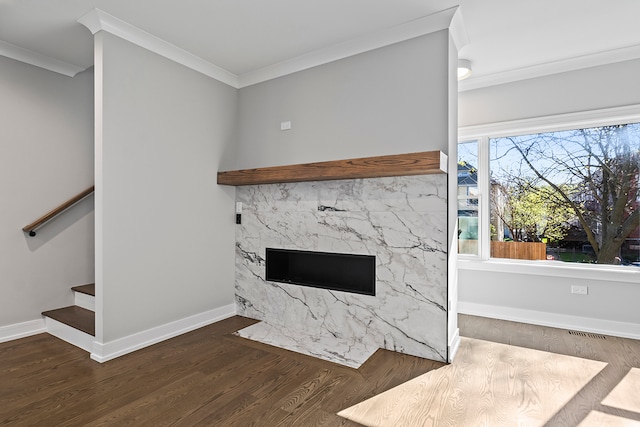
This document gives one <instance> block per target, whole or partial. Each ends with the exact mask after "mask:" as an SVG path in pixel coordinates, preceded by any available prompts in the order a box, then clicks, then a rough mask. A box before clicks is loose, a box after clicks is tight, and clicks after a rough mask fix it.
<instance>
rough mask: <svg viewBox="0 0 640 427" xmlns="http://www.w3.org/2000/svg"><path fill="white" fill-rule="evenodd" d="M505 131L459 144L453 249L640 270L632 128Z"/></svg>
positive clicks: (639, 202) (636, 131)
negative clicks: (456, 241)
mask: <svg viewBox="0 0 640 427" xmlns="http://www.w3.org/2000/svg"><path fill="white" fill-rule="evenodd" d="M507 135H508V134H507ZM513 135H514V136H499V137H492V136H491V135H487V136H485V137H482V138H478V140H476V141H472V142H467V141H465V142H461V143H460V144H459V148H458V227H459V245H458V248H459V253H461V254H466V255H476V256H480V257H482V258H484V259H487V258H488V257H489V256H491V257H492V258H510V259H526V260H547V261H557V262H569V263H592V264H615V265H628V266H634V267H640V185H639V182H640V171H639V169H640V123H630V124H615V125H605V126H598V127H588V128H578V129H572V130H558V131H549V132H541V133H531V134H525V135H519V134H517V133H515V132H514V134H513ZM483 153H486V154H485V155H486V156H487V157H488V160H487V161H486V165H483V162H482V160H481V159H482V158H483ZM485 168H487V169H488V170H487V171H485V170H484V169H485ZM483 174H486V178H485V180H484V181H483V179H482V176H483ZM479 177H480V179H479ZM483 182H484V184H483ZM479 183H480V184H479ZM483 195H485V196H484V197H486V198H487V199H488V202H487V203H486V204H483V203H482V202H481V201H482V198H483ZM479 201H480V203H479ZM483 215H486V220H485V221H484V222H483V220H482V218H483ZM483 228H486V231H485V233H486V234H483V231H482V230H483ZM483 235H484V236H487V238H486V240H489V242H487V244H486V247H483V244H482V243H483V242H482V240H483V239H482V236H483Z"/></svg>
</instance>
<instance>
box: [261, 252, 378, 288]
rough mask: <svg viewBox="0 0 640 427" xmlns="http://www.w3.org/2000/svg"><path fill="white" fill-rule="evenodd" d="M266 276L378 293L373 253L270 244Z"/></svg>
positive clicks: (268, 278) (321, 286)
mask: <svg viewBox="0 0 640 427" xmlns="http://www.w3.org/2000/svg"><path fill="white" fill-rule="evenodd" d="M266 266H267V268H266V280H268V281H272V282H282V283H291V284H296V285H302V286H311V287H314V288H322V289H331V290H335V291H343V292H353V293H357V294H364V295H375V294H376V257H375V256H372V255H356V254H341V253H329V252H312V251H297V250H289V249H273V248H267V253H266Z"/></svg>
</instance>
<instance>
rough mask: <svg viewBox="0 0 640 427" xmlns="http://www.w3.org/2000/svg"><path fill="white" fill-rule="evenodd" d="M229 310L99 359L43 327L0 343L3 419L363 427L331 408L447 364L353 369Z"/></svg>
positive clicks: (407, 362) (383, 360) (382, 360)
mask: <svg viewBox="0 0 640 427" xmlns="http://www.w3.org/2000/svg"><path fill="white" fill-rule="evenodd" d="M251 323H253V321H252V320H250V319H246V318H242V317H233V318H231V319H227V320H224V321H222V322H219V323H216V324H214V325H210V326H207V327H204V328H201V329H198V330H196V331H193V332H191V333H188V334H185V335H182V336H180V337H177V338H174V339H171V340H168V341H165V342H162V343H159V344H156V345H154V346H151V347H148V348H145V349H142V350H139V351H137V352H134V353H131V354H129V355H126V356H123V357H120V358H118V359H115V360H112V361H109V362H106V363H104V364H99V363H97V362H95V361H92V360H90V359H89V357H88V354H87V353H86V352H84V351H82V350H80V349H77V348H75V347H73V346H71V345H69V344H67V343H65V342H63V341H60V340H58V339H57V338H55V337H52V336H50V335H47V334H41V335H35V336H32V337H28V338H23V339H20V340H16V341H11V342H7V343H3V344H0V425H16V426H22V425H25V426H33V425H38V426H86V425H89V426H93V425H96V426H97V425H114V426H122V425H135V426H143V425H144V426H146V425H150V426H168V425H179V426H195V425H206V426H251V425H254V426H280V425H281V426H357V425H358V424H356V423H353V422H351V421H348V420H346V419H344V418H341V417H338V416H337V415H335V414H336V413H337V412H338V411H340V410H341V409H344V408H346V407H349V406H351V405H354V404H356V403H359V402H361V401H363V400H365V399H368V398H370V397H372V396H374V395H376V394H378V393H381V392H383V391H385V390H387V389H389V388H392V387H394V386H396V385H399V384H401V383H403V382H405V381H407V380H409V379H411V378H414V377H416V376H418V375H421V374H423V373H425V372H427V371H429V370H432V369H435V368H438V367H441V366H442V364H441V363H437V362H431V361H428V360H424V359H420V358H417V357H411V356H406V355H401V354H398V353H393V352H389V351H384V350H380V351H378V352H377V353H376V354H374V355H373V356H372V357H371V358H370V359H369V360H368V361H367V362H366V363H365V364H364V365H363V366H362V367H361V368H360V369H358V370H354V369H350V368H346V367H343V366H340V365H336V364H333V363H329V362H324V361H321V360H318V359H315V358H312V357H307V356H304V355H300V354H297V353H292V352H288V351H286V350H281V349H278V348H275V347H270V346H267V345H263V344H260V343H256V342H253V341H249V340H245V339H243V338H239V337H236V336H233V335H231V333H232V332H233V331H236V330H238V329H241V328H243V327H245V326H248V325H249V324H251Z"/></svg>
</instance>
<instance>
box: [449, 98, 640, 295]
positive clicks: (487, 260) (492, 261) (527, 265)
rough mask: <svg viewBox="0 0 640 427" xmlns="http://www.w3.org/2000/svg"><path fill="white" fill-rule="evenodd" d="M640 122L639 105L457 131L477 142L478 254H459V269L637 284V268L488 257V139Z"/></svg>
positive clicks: (639, 279) (639, 275) (461, 139)
mask: <svg viewBox="0 0 640 427" xmlns="http://www.w3.org/2000/svg"><path fill="white" fill-rule="evenodd" d="M639 122H640V104H638V105H630V106H625V107H615V108H606V109H600V110H591V111H583V112H577V113H568V114H558V115H554V116H544V117H535V118H531V119H524V120H513V121H506V122H499V123H491V124H483V125H477V126H466V127H461V128H458V141H459V142H470V141H477V142H478V198H479V200H478V205H479V212H478V227H479V228H481V229H479V230H478V239H479V240H480V242H479V246H480V249H479V252H480V254H479V255H467V254H458V268H460V269H463V270H478V271H498V272H507V273H519V274H532V275H542V276H554V277H567V278H580V279H600V280H611V281H616V282H634V281H635V282H637V283H640V268H636V269H634V268H631V267H627V266H618V265H591V264H574V263H561V262H558V261H542V260H541V261H528V260H513V259H504V258H491V257H490V253H491V243H490V240H491V239H490V235H489V232H490V231H489V230H490V226H489V222H490V215H489V212H490V211H489V209H490V206H489V197H488V193H489V139H490V138H499V137H507V136H519V135H530V134H535V133H544V132H557V131H565V130H573V129H582V128H592V127H598V126H607V125H617V124H626V123H639Z"/></svg>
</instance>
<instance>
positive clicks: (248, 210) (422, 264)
mask: <svg viewBox="0 0 640 427" xmlns="http://www.w3.org/2000/svg"><path fill="white" fill-rule="evenodd" d="M426 159H428V161H427V160H426ZM425 162H426V163H429V167H428V168H426V167H425V164H426V163H425ZM436 163H437V166H435V164H436ZM359 165H360V166H361V165H364V169H366V172H364V173H363V171H362V168H361V167H359ZM445 166H446V156H445V155H444V154H442V153H440V152H428V153H412V154H409V155H396V156H383V157H376V158H366V159H351V160H345V161H337V162H324V163H314V164H305V165H294V166H285V167H281V168H264V169H251V170H244V171H231V172H221V173H219V174H218V183H219V184H227V185H238V188H237V189H236V201H237V202H241V203H242V224H240V225H236V279H235V289H236V306H237V312H238V314H239V315H242V316H246V317H250V318H254V319H257V320H261V322H259V323H256V324H254V325H252V326H250V327H248V328H245V329H242V330H240V331H238V332H237V334H238V335H240V336H242V337H245V338H248V339H252V340H256V341H260V342H263V343H266V344H270V345H275V346H278V347H282V348H285V349H288V350H292V351H296V352H299V353H304V354H307V355H311V356H315V357H319V358H321V359H325V360H329V361H332V362H335V363H340V364H343V365H346V366H350V367H353V368H358V367H359V366H360V365H361V364H362V363H364V362H365V361H366V359H367V358H368V357H369V356H371V355H372V354H373V353H374V352H375V351H376V350H377V349H378V348H384V349H388V350H393V351H398V352H402V353H406V354H410V355H414V356H419V357H424V358H428V359H432V360H437V361H446V360H447V176H446V168H445ZM389 168H396V171H395V172H389ZM277 169H279V170H277ZM285 169H286V170H285ZM296 169H297V170H298V172H296ZM264 171H267V173H266V176H267V178H265V177H264V176H265V175H264V173H263V172H264ZM301 171H302V172H301ZM319 171H320V172H321V174H322V176H318V172H319ZM332 171H334V172H335V171H338V172H339V173H338V174H333V175H331V172H332ZM354 171H355V172H354ZM425 171H426V172H425ZM354 173H355V176H352V175H353V174H354ZM281 174H284V175H285V177H284V178H283V177H282V176H279V175H281ZM305 174H307V175H305ZM313 174H315V176H313ZM260 175H262V177H258V178H256V176H260ZM338 175H339V176H338ZM376 175H379V176H376ZM274 176H276V177H275V178H274ZM328 176H335V177H328ZM230 177H231V178H232V179H236V180H237V179H238V177H240V178H241V182H238V181H236V182H235V183H230V182H228V180H229V179H230ZM287 177H289V178H287ZM296 177H297V178H296ZM296 179H299V180H300V181H301V182H299V181H297V180H296ZM242 180H244V181H242ZM257 181H265V182H260V183H256V182H257ZM267 247H273V248H282V249H294V250H304V251H320V252H339V253H352V254H362V255H374V256H375V257H376V295H375V296H368V295H359V294H352V293H346V292H340V291H331V290H326V289H319V288H310V287H305V286H299V285H293V284H287V283H276V282H270V281H266V280H265V279H264V278H265V250H266V248H267Z"/></svg>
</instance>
